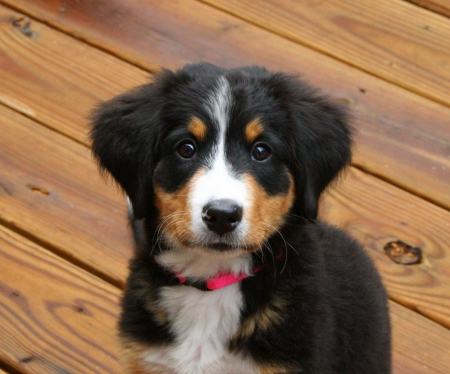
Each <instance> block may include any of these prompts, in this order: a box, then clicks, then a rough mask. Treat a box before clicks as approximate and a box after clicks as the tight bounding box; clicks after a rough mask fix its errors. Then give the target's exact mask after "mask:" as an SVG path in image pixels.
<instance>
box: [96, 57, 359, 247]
mask: <svg viewBox="0 0 450 374" xmlns="http://www.w3.org/2000/svg"><path fill="white" fill-rule="evenodd" d="M346 121H347V118H346V115H345V113H344V112H343V111H342V110H341V109H340V108H338V107H337V106H335V105H334V104H332V103H331V102H329V101H328V100H327V99H326V98H324V97H323V96H320V95H319V94H317V92H315V91H314V90H313V89H311V88H310V87H309V86H307V85H306V84H305V83H303V82H301V81H298V80H297V79H296V78H294V77H292V76H288V75H285V74H281V73H275V74H274V73H270V72H268V71H267V70H265V69H263V68H259V67H249V68H241V69H232V70H225V69H221V68H218V67H215V66H213V65H209V64H197V65H188V66H186V67H185V68H183V69H182V70H180V71H177V72H175V73H173V72H170V71H164V72H162V73H160V74H158V75H157V77H156V79H155V80H154V82H153V83H150V84H147V85H144V86H141V87H139V88H137V89H136V90H134V91H132V92H129V93H126V94H124V95H122V96H119V97H117V98H115V99H113V100H111V101H109V102H107V103H104V104H103V105H101V107H100V108H99V109H98V110H97V111H96V113H95V115H94V119H93V129H92V139H93V152H94V154H95V156H96V157H97V159H98V161H99V163H100V165H101V167H102V168H103V169H105V170H107V171H108V172H109V173H111V175H112V176H113V177H114V178H115V179H116V180H117V182H118V183H119V184H120V186H121V187H122V188H123V189H124V190H125V191H126V193H127V194H128V196H129V197H130V199H131V202H132V206H133V211H134V214H135V217H136V218H137V219H141V218H145V219H146V221H147V222H151V223H152V224H153V225H154V228H155V230H156V229H158V230H159V231H160V232H161V233H162V234H163V236H164V238H165V240H166V241H167V243H169V244H172V245H176V246H177V247H179V248H180V247H181V248H200V249H202V250H205V251H211V250H212V251H216V252H223V251H224V250H228V251H229V250H232V249H236V248H239V249H240V250H245V251H255V250H258V249H260V248H261V246H262V245H263V243H264V242H265V241H266V240H267V239H268V238H269V237H270V236H271V235H272V234H273V233H275V232H277V231H279V230H281V229H282V227H283V225H285V224H286V223H288V222H289V223H293V222H294V221H296V222H298V220H299V219H300V220H301V219H303V220H305V219H306V220H314V219H315V218H316V216H317V205H318V200H319V196H320V194H321V193H322V191H323V190H324V189H325V187H326V186H327V185H328V184H329V183H330V182H331V180H332V179H333V178H334V177H335V176H336V175H337V174H338V173H339V171H340V170H341V169H342V168H343V167H344V166H345V165H346V164H347V163H348V162H349V160H350V157H351V137H350V135H351V134H350V133H351V131H350V127H349V125H348V124H347V122H346Z"/></svg>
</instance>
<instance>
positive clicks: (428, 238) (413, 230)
mask: <svg viewBox="0 0 450 374" xmlns="http://www.w3.org/2000/svg"><path fill="white" fill-rule="evenodd" d="M320 216H321V217H322V218H323V219H324V220H326V221H327V222H330V223H332V224H334V225H336V226H338V227H341V228H343V229H344V230H346V231H348V232H349V233H350V234H351V235H352V236H353V237H354V238H356V239H357V240H359V241H360V242H361V243H362V244H363V245H364V247H365V248H366V249H367V250H368V253H369V254H370V256H371V257H372V258H373V260H374V261H375V263H376V265H377V267H378V269H379V270H380V272H381V274H382V277H383V280H384V282H385V284H386V287H387V289H388V293H389V297H390V298H391V299H393V300H395V301H398V302H399V303H401V304H402V305H406V306H408V307H409V308H411V309H413V310H416V311H418V312H420V313H421V314H423V315H426V316H427V317H429V318H431V319H433V320H435V321H437V322H439V323H441V324H442V325H444V326H447V327H449V328H450V293H449V290H450V271H449V269H450V252H449V247H448V243H450V213H449V212H448V211H446V210H444V209H441V208H438V207H436V206H434V205H432V204H429V203H427V202H425V201H424V200H421V199H419V198H417V197H415V196H413V195H408V194H406V193H405V192H404V191H402V190H400V189H398V188H395V187H392V186H389V185H387V184H386V183H384V182H383V181H380V180H379V179H376V178H373V177H371V176H369V175H367V174H365V173H363V172H361V171H359V170H356V169H351V170H350V171H349V173H348V174H347V176H346V178H345V180H344V181H343V183H342V184H341V185H339V186H338V187H337V188H336V189H335V190H330V192H329V194H327V196H326V198H325V199H324V201H323V204H322V206H321V211H320ZM397 240H400V241H402V242H404V243H406V244H408V245H410V246H412V247H419V248H420V249H421V250H422V254H423V262H422V263H421V264H418V265H409V266H406V265H400V264H397V263H395V262H393V261H392V260H391V259H390V258H389V257H388V256H387V255H386V254H385V251H384V246H385V245H386V244H387V243H389V242H391V241H397Z"/></svg>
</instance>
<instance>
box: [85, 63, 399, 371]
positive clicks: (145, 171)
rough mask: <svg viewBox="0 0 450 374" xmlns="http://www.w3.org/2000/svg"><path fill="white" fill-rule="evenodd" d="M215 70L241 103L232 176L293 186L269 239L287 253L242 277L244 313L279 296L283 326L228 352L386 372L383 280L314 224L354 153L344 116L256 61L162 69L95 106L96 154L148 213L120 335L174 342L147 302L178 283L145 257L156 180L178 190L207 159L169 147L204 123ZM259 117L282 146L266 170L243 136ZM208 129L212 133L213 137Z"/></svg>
mask: <svg viewBox="0 0 450 374" xmlns="http://www.w3.org/2000/svg"><path fill="white" fill-rule="evenodd" d="M218 75H223V76H225V77H226V78H227V80H228V82H229V83H230V86H231V90H232V94H233V97H234V99H235V102H236V103H237V104H236V105H235V106H234V107H233V109H232V114H231V116H230V123H229V139H230V141H229V142H228V143H227V147H229V149H227V152H228V154H229V160H230V161H231V162H232V164H233V166H234V167H235V170H236V172H237V173H239V172H240V171H241V170H247V171H249V172H250V173H251V174H252V175H254V176H255V179H256V181H257V182H258V184H259V185H261V186H262V187H263V188H264V190H265V191H266V192H267V193H268V194H269V195H271V196H272V195H277V194H281V193H285V192H286V191H287V189H288V187H289V175H288V174H287V172H286V170H287V171H288V172H289V174H290V175H291V176H293V178H294V184H295V193H296V198H295V203H294V205H293V207H292V208H291V210H290V212H289V215H288V218H287V221H286V223H285V224H284V225H283V227H280V228H279V232H280V234H282V235H283V238H284V239H282V238H281V236H280V235H278V234H277V235H274V236H273V237H270V238H267V244H268V246H270V247H271V248H280V249H282V250H283V252H284V256H283V257H282V259H279V260H277V261H273V262H270V261H269V263H268V264H267V266H266V267H265V268H264V269H263V270H262V271H260V272H258V273H257V274H256V275H255V276H253V277H249V278H247V279H244V280H243V281H241V289H242V292H243V295H244V299H245V309H244V310H243V312H242V321H245V320H246V319H249V318H253V317H254V316H255V315H256V314H257V313H258V312H259V311H261V310H263V309H264V308H265V307H266V306H267V305H270V303H272V302H273V300H274V299H275V298H281V299H282V300H284V304H283V305H282V306H281V307H277V306H274V308H275V309H276V308H278V309H279V310H276V312H277V313H279V315H281V316H282V322H281V323H279V324H275V325H274V326H273V327H272V328H270V329H269V330H262V329H261V330H259V329H258V327H257V328H256V329H255V332H254V333H253V334H252V335H251V336H243V337H239V336H238V337H236V338H235V339H233V340H232V341H230V350H233V351H236V352H239V353H241V354H243V355H246V356H250V357H251V358H253V360H255V361H256V362H257V363H259V364H261V365H264V364H267V365H272V366H279V367H284V368H290V369H289V370H290V371H289V372H290V373H314V374H317V373H339V374H341V373H348V374H358V373H361V374H370V373H373V374H383V373H390V371H391V369H390V368H391V346H390V325H389V316H388V310H387V297H386V293H385V290H384V288H383V286H382V283H381V280H380V277H379V275H378V273H377V271H376V270H375V268H374V266H373V264H372V262H371V260H370V259H369V258H368V256H367V255H366V254H365V252H364V250H363V249H362V248H361V246H360V245H358V244H357V243H356V242H355V241H353V240H352V239H350V238H349V237H348V236H346V235H345V234H344V233H343V232H341V231H339V230H337V229H335V228H332V227H330V226H327V225H326V224H323V223H320V222H318V221H316V218H317V209H318V202H319V198H320V195H321V193H322V192H323V191H324V189H325V188H326V187H327V186H328V185H329V184H330V182H331V181H332V180H333V179H334V178H335V177H336V176H337V175H338V174H339V172H340V171H341V170H342V169H343V168H344V167H345V166H346V165H347V164H348V163H349V161H350V158H351V132H352V131H351V128H350V126H349V125H348V116H347V114H346V113H345V111H343V110H342V109H341V108H339V107H338V106H336V105H334V104H332V103H331V102H330V101H329V100H328V99H327V98H325V97H323V96H322V95H320V94H318V93H317V92H316V91H315V90H313V89H312V88H310V87H309V86H308V85H307V84H306V83H304V82H302V81H299V80H297V79H296V78H295V77H292V76H289V75H285V74H282V73H275V74H274V73H270V72H268V71H266V70H265V69H263V68H260V67H248V68H240V69H232V70H225V69H221V68H218V67H215V66H212V65H209V64H197V65H189V66H186V67H185V68H183V69H182V70H180V71H178V72H175V73H173V72H170V71H164V72H163V73H161V74H159V75H158V76H157V78H156V80H155V81H154V83H150V84H147V85H144V86H142V87H139V88H137V89H136V90H134V91H132V92H129V93H126V94H124V95H122V96H119V97H118V98H116V99H113V100H112V101H109V102H107V103H105V104H103V105H101V106H100V107H99V108H98V110H97V111H96V112H95V114H94V116H93V128H92V134H91V135H92V139H93V152H94V155H95V156H96V158H97V159H98V161H99V164H100V166H101V167H102V168H103V169H104V170H106V171H108V172H109V173H111V175H112V176H113V177H114V178H115V179H116V181H117V182H118V183H119V184H120V186H121V187H122V188H123V189H124V190H125V191H126V193H127V194H128V196H129V197H130V199H131V201H132V205H133V210H134V219H135V220H140V219H143V218H145V219H144V220H143V221H135V222H134V228H135V233H136V239H137V242H138V243H137V250H136V255H135V258H134V259H133V260H132V262H131V265H130V277H129V279H128V282H127V290H126V292H125V295H124V297H123V300H122V308H123V313H122V316H121V320H120V331H121V334H122V336H125V337H127V338H129V339H131V340H134V341H138V342H142V343H146V344H160V343H164V342H165V343H170V342H171V341H173V339H174V336H173V335H172V333H171V332H170V328H169V327H168V325H167V324H161V323H158V322H157V321H156V320H155V318H154V315H153V314H152V313H153V312H152V311H151V310H149V308H148V304H149V303H153V302H155V300H157V298H158V289H159V288H160V287H162V286H164V285H172V284H178V283H177V280H176V279H175V277H174V275H173V274H172V273H171V272H167V271H166V270H164V269H162V268H161V267H160V266H159V265H158V264H157V263H156V262H155V261H154V259H153V257H152V256H150V255H149V253H150V250H151V248H152V246H153V245H154V244H155V243H153V242H152V238H154V237H155V230H156V228H157V227H156V226H157V224H158V211H157V209H156V208H155V206H154V202H153V187H154V185H153V184H154V183H157V184H158V185H159V186H161V187H162V188H163V189H164V190H166V191H168V192H174V191H177V190H178V189H179V188H180V187H181V186H183V185H184V184H185V183H186V182H187V181H188V180H189V179H190V178H191V177H192V175H193V173H194V172H195V170H196V169H197V168H198V167H200V165H205V163H207V161H205V159H203V158H202V153H201V152H202V144H199V145H198V154H199V156H198V158H197V159H196V160H193V161H191V162H190V163H182V162H180V160H177V159H176V156H175V155H174V153H173V149H174V148H175V147H176V145H177V141H178V140H179V139H180V137H181V138H182V137H189V134H187V133H186V129H185V126H186V121H188V120H189V119H190V118H192V116H196V117H198V118H200V119H201V120H202V121H204V122H205V123H208V114H207V113H206V112H205V111H204V109H202V107H201V106H200V105H199V104H198V103H199V102H204V101H205V100H207V99H208V95H209V93H210V92H211V90H212V89H213V88H214V84H213V82H214V80H215V79H216V78H217V76H218ZM255 117H259V118H262V120H263V122H264V125H265V130H266V131H265V133H264V136H265V137H266V138H265V140H266V141H267V143H269V144H271V146H272V147H273V150H274V152H273V153H274V156H273V157H271V158H270V159H269V160H268V161H267V163H265V164H264V167H261V166H258V165H257V166H255V165H253V164H252V163H251V162H250V161H249V159H248V158H246V156H245V155H246V154H248V152H249V151H250V150H249V149H248V148H249V146H248V144H246V143H245V141H243V140H242V139H243V135H244V134H243V128H244V125H245V124H247V123H248V122H249V121H251V120H252V119H253V118H255ZM211 129H212V130H211V132H209V133H208V135H207V137H208V136H211V137H212V136H213V135H214V134H213V128H211ZM174 134H175V135H174ZM210 140H211V139H209V138H207V139H205V144H206V143H207V142H208V141H210ZM196 163H197V164H196ZM158 164H159V166H158V167H157V168H156V166H157V165H158ZM155 168H156V169H155ZM143 232H144V233H145V234H146V235H145V238H147V239H146V240H145V239H144V235H143V234H142V233H143ZM285 241H286V242H287V243H286V242H285ZM162 246H163V248H162V249H163V250H164V243H163V244H162ZM254 262H256V263H258V262H261V258H260V256H257V255H254Z"/></svg>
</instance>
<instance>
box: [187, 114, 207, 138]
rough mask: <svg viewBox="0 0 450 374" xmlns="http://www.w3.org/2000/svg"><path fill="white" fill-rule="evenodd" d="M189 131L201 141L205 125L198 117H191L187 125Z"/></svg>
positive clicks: (204, 134) (203, 136)
mask: <svg viewBox="0 0 450 374" xmlns="http://www.w3.org/2000/svg"><path fill="white" fill-rule="evenodd" d="M188 129H189V131H190V132H191V133H192V135H194V136H195V137H196V138H197V140H199V141H202V140H203V139H205V136H206V130H207V128H206V125H205V123H204V122H203V121H202V120H201V119H200V118H198V117H193V118H192V119H191V121H190V122H189V126H188Z"/></svg>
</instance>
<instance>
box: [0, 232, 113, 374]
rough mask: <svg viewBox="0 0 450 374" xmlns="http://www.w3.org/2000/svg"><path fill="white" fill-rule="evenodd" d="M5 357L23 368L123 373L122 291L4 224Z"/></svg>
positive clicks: (1, 309) (1, 351)
mask: <svg viewBox="0 0 450 374" xmlns="http://www.w3.org/2000/svg"><path fill="white" fill-rule="evenodd" d="M0 258H1V261H0V321H1V323H0V360H1V361H3V362H5V363H6V365H7V366H8V367H10V368H13V369H15V370H16V371H20V372H24V373H29V374H31V373H36V374H42V373H55V374H61V373H65V374H70V373H77V374H79V373H86V374H88V373H89V374H91V373H119V372H120V365H119V363H118V360H117V347H116V337H115V335H116V332H115V324H116V319H117V316H118V312H119V309H118V298H119V293H120V291H119V290H118V289H117V288H115V287H113V286H111V285H110V284H108V283H106V282H104V281H102V280H100V279H99V278H97V277H95V276H93V275H92V274H89V273H87V272H85V271H83V270H81V269H80V268H77V267H75V266H73V265H72V264H70V263H68V262H66V261H64V260H62V259H61V258H59V257H57V256H55V255H53V254H51V253H50V252H48V251H46V250H44V249H42V248H41V247H39V246H37V245H36V244H34V243H32V242H30V241H28V240H26V239H25V238H23V237H21V236H19V235H17V234H15V233H13V232H11V231H10V230H8V229H5V228H3V227H2V226H0Z"/></svg>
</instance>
